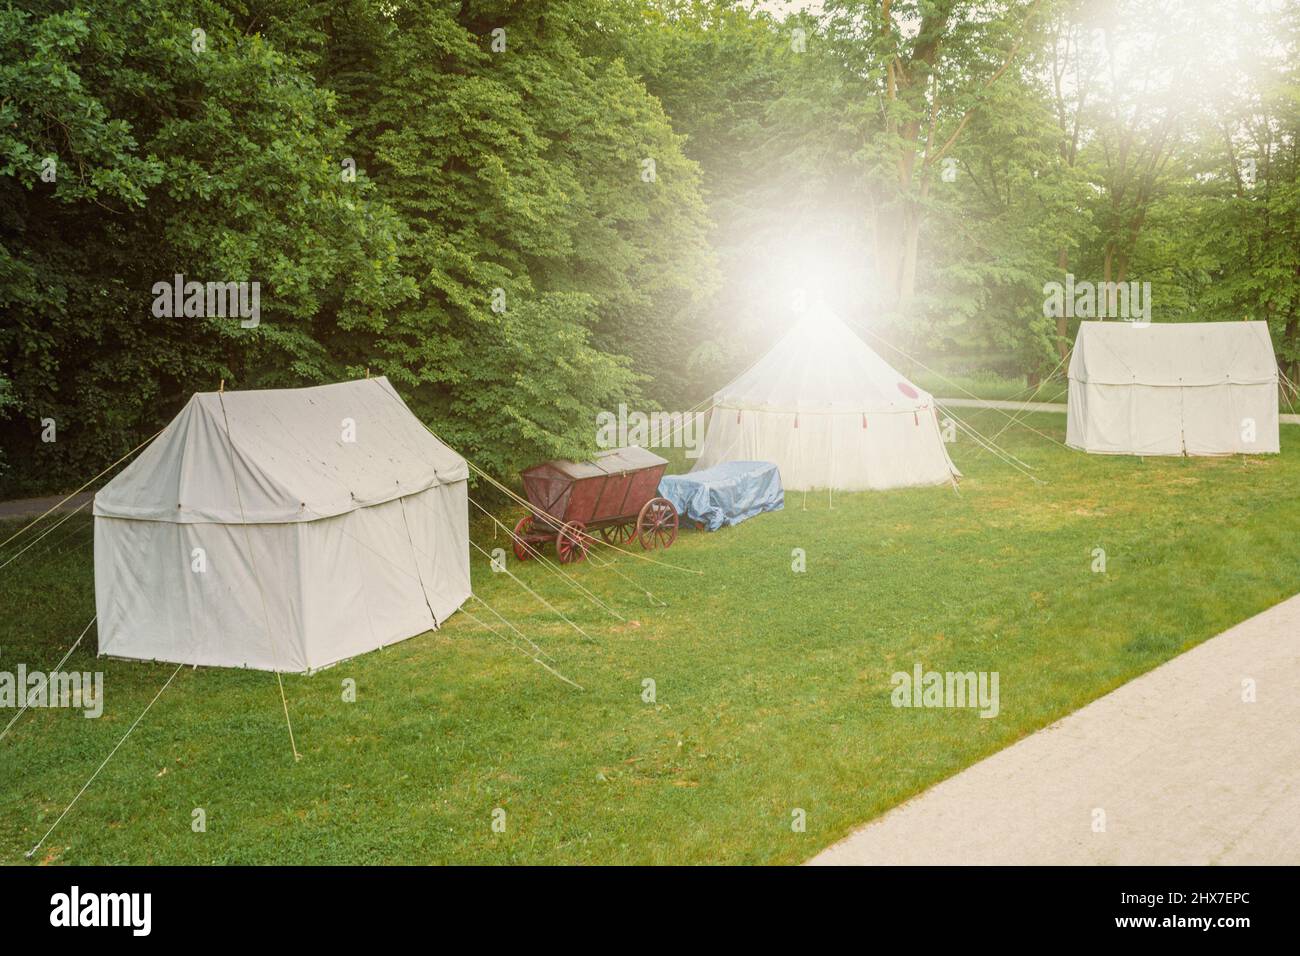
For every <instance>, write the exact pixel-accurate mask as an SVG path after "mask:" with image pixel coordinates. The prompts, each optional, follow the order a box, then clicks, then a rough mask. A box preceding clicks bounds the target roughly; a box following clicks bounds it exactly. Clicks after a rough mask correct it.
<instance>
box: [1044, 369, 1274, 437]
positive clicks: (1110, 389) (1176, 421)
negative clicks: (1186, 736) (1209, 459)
mask: <svg viewBox="0 0 1300 956" xmlns="http://www.w3.org/2000/svg"><path fill="white" fill-rule="evenodd" d="M1247 420H1251V421H1253V423H1254V431H1255V440H1254V441H1253V442H1250V441H1247V440H1246V438H1247V434H1248V429H1247ZM1065 438H1066V444H1068V445H1069V446H1070V447H1072V448H1079V449H1082V450H1083V451H1088V452H1093V453H1095V454H1104V455H1105V454H1108V455H1183V454H1187V455H1231V454H1238V453H1240V454H1276V453H1277V452H1278V451H1279V450H1280V444H1279V435H1278V409H1277V387H1276V386H1275V385H1274V384H1272V383H1265V384H1254V385H1236V384H1224V385H1196V386H1189V387H1179V386H1165V385H1131V384H1130V385H1099V384H1092V383H1086V382H1080V381H1078V380H1076V379H1072V380H1071V381H1070V394H1069V414H1068V416H1067V422H1066V436H1065Z"/></svg>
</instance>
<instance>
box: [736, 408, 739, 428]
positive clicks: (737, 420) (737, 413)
mask: <svg viewBox="0 0 1300 956" xmlns="http://www.w3.org/2000/svg"><path fill="white" fill-rule="evenodd" d="M736 424H737V425H739V424H740V409H739V408H738V409H736Z"/></svg>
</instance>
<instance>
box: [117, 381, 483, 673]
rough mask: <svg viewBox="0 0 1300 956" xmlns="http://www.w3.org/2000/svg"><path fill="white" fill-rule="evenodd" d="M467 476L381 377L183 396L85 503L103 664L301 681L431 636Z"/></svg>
mask: <svg viewBox="0 0 1300 956" xmlns="http://www.w3.org/2000/svg"><path fill="white" fill-rule="evenodd" d="M467 475H468V471H467V467H466V464H465V460H464V459H463V458H461V457H460V455H458V454H456V453H455V452H454V451H452V450H451V449H450V448H448V447H447V446H446V445H444V444H442V443H441V442H440V441H438V440H437V439H436V438H434V437H433V435H431V434H430V433H429V431H428V430H427V429H426V428H425V427H424V426H423V425H422V424H420V422H419V421H418V420H417V419H416V417H415V416H414V415H412V414H411V412H410V410H409V409H408V408H407V407H406V405H405V403H404V402H403V401H402V399H401V398H400V397H399V396H398V394H397V392H396V391H394V390H393V387H392V386H391V385H390V384H389V383H388V380H387V379H385V378H375V379H368V380H363V381H355V382H343V383H340V384H337V385H324V386H320V387H317V388H299V389H276V390H265V391H247V392H224V393H219V392H208V393H203V394H197V395H195V396H194V397H193V398H191V399H190V401H189V402H188V404H186V406H185V408H184V409H183V410H182V411H181V413H180V414H179V415H177V416H176V418H175V419H174V420H173V421H172V423H171V424H170V425H168V426H167V428H166V429H165V430H164V431H163V432H162V434H161V435H159V436H158V438H157V439H156V440H155V441H153V442H152V443H151V444H150V445H149V447H148V448H146V449H145V450H144V451H143V452H142V453H141V454H140V455H139V457H137V458H136V459H135V461H133V462H132V463H131V464H130V465H129V466H128V467H127V468H125V469H124V470H123V471H122V472H121V473H120V474H119V475H118V476H117V477H116V478H114V479H113V480H112V481H110V482H109V483H108V484H107V485H106V486H105V487H104V488H103V490H101V491H100V492H99V493H98V494H97V495H96V496H95V509H94V511H95V603H96V607H97V610H98V615H99V617H98V621H99V652H100V653H101V654H109V655H113V656H117V657H128V658H138V659H143V660H160V661H170V662H175V663H184V664H205V665H217V666H228V667H251V668H257V669H260V670H280V671H306V670H311V669H315V668H318V667H323V666H325V665H327V664H331V663H334V662H335V661H339V660H342V659H344V658H348V657H352V656H354V655H356V654H360V653H363V652H365V651H369V650H373V649H375V648H378V647H382V646H384V645H385V644H391V643H393V642H395V641H400V640H403V639H404V638H407V637H411V636H413V635H415V634H419V633H421V632H423V631H426V630H428V629H430V628H433V627H437V626H438V625H439V624H440V623H441V622H442V621H444V620H446V618H447V617H448V616H449V615H451V614H452V612H453V611H455V610H456V609H457V608H458V607H460V605H461V604H462V603H463V602H464V601H465V599H466V598H467V597H468V596H469V592H470V577H469V514H468V503H467V491H466V477H467Z"/></svg>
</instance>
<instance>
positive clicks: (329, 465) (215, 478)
mask: <svg viewBox="0 0 1300 956" xmlns="http://www.w3.org/2000/svg"><path fill="white" fill-rule="evenodd" d="M345 419H351V421H352V422H354V423H355V437H356V440H355V441H351V442H348V441H344V440H343V431H344V420H345ZM467 475H468V468H467V466H466V464H465V459H463V458H461V457H460V455H458V454H456V452H454V451H452V450H451V449H450V448H448V447H447V446H446V445H444V444H443V443H442V442H440V441H438V439H436V438H434V437H433V435H432V434H430V433H429V431H428V429H426V428H425V427H424V425H422V424H421V423H420V421H419V419H417V418H416V417H415V416H414V415H413V414H411V410H410V409H409V408H407V407H406V403H405V402H403V401H402V399H401V397H400V396H399V395H398V394H397V392H396V391H395V390H394V389H393V386H392V385H390V384H389V382H388V379H387V378H383V377H380V378H372V379H362V380H358V381H354V382H340V383H338V384H335V385H321V386H317V387H314V388H287V389H265V390H253V391H245V392H201V393H198V394H196V395H194V396H193V397H192V398H191V399H190V400H189V402H188V403H186V405H185V407H184V408H183V409H182V410H181V412H180V414H179V415H177V416H176V418H174V419H173V420H172V422H171V424H170V425H168V426H167V427H166V428H165V429H164V430H163V432H162V434H160V435H159V436H158V438H156V439H155V440H154V441H153V442H152V443H151V444H150V445H149V447H148V448H146V449H145V450H144V451H143V452H141V453H140V455H139V456H137V458H136V459H135V460H134V461H133V462H131V464H130V465H128V466H127V467H126V468H125V469H123V470H122V472H121V473H120V474H118V476H117V477H116V478H114V479H113V480H112V481H110V482H109V483H108V484H107V485H105V486H104V488H103V489H101V490H100V492H99V493H98V494H97V495H95V514H96V515H100V516H104V517H116V518H139V519H145V520H150V521H170V522H177V523H194V522H219V523H224V524H241V523H244V522H245V521H246V522H247V523H249V524H258V523H264V522H268V523H270V522H276V523H279V522H293V521H311V520H314V519H316V518H323V517H330V516H333V515H339V514H344V513H345V512H349V511H354V510H356V509H357V508H364V507H366V506H367V505H372V504H378V503H380V502H383V501H391V500H393V499H394V498H400V497H404V496H405V495H410V494H414V493H415V492H417V491H423V490H425V489H426V488H431V487H433V486H435V485H439V484H445V483H447V482H453V481H460V480H463V479H464V478H466V477H467Z"/></svg>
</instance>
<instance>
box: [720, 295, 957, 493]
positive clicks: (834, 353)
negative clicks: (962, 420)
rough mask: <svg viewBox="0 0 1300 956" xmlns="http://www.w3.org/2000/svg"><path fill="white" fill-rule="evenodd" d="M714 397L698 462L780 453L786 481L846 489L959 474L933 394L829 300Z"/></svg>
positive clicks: (795, 486)
mask: <svg viewBox="0 0 1300 956" xmlns="http://www.w3.org/2000/svg"><path fill="white" fill-rule="evenodd" d="M713 400H714V407H713V415H712V418H711V419H710V422H709V428H708V432H707V434H706V435H705V437H704V443H703V446H702V448H701V451H700V457H699V460H698V461H697V463H696V465H695V470H701V469H705V468H711V467H713V466H714V465H717V464H719V463H721V462H724V461H736V460H759V461H772V462H775V463H776V464H777V466H778V467H779V468H780V471H781V480H782V483H783V484H784V486H785V487H786V488H787V489H792V490H803V489H809V488H833V489H836V490H844V491H859V490H865V489H877V490H878V489H885V488H900V487H905V486H909V485H937V484H943V483H946V482H950V481H952V480H953V479H954V477H957V476H959V475H960V472H958V471H957V469H956V468H955V467H954V466H953V463H952V461H951V459H949V457H948V451H947V449H946V448H945V447H944V443H943V436H942V434H941V433H940V430H939V423H938V419H937V417H936V413H935V406H934V399H933V398H932V397H931V396H930V395H929V394H928V393H926V392H925V391H923V390H922V389H920V388H918V387H917V386H916V385H914V384H912V383H911V382H909V381H908V380H907V379H906V378H904V377H903V376H902V375H900V374H899V373H898V372H897V371H895V370H894V369H893V368H891V367H890V365H889V363H887V362H886V361H885V360H884V359H882V358H881V357H880V356H879V355H877V354H876V353H875V352H874V351H873V350H872V349H871V348H870V347H869V346H868V345H867V344H866V343H865V342H864V341H862V339H860V338H859V337H858V336H857V335H856V334H855V333H854V332H853V331H852V330H851V329H850V328H849V327H848V326H847V325H845V324H844V323H843V322H842V321H841V320H840V319H839V318H838V317H836V316H835V315H833V314H832V313H831V312H829V311H828V310H826V309H825V308H822V307H818V308H816V309H813V310H812V311H811V312H810V313H809V314H808V315H807V316H806V317H805V318H804V319H802V320H801V321H799V322H798V323H796V324H795V325H794V326H793V327H792V328H791V329H790V331H789V332H787V333H786V335H785V336H784V337H782V338H781V340H780V341H778V342H777V343H776V345H774V346H773V347H772V348H771V350H770V351H768V353H767V354H766V355H764V356H763V357H762V358H761V359H759V360H758V362H757V363H755V364H754V365H753V366H751V367H750V368H749V370H748V371H746V372H744V373H743V374H742V375H741V376H740V377H739V378H737V379H736V380H735V381H733V382H731V383H730V384H729V385H727V386H725V387H724V388H721V389H719V390H718V392H717V393H716V394H715V395H714V397H713Z"/></svg>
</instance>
